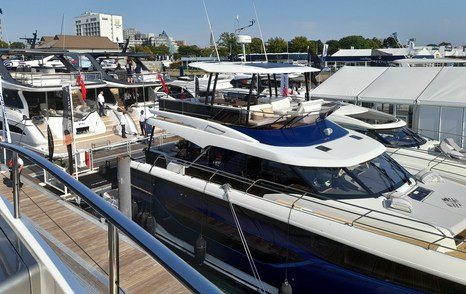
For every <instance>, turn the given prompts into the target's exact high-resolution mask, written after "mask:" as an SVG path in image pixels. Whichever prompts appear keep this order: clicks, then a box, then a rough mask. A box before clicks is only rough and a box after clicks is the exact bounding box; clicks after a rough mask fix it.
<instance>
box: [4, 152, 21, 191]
mask: <svg viewBox="0 0 466 294" xmlns="http://www.w3.org/2000/svg"><path fill="white" fill-rule="evenodd" d="M23 166H24V161H23V160H22V159H21V157H19V156H18V180H19V181H18V182H19V185H20V186H22V185H23V183H21V172H22V171H23ZM8 167H9V168H10V180H11V183H12V185H13V184H14V182H15V181H14V179H13V176H14V175H13V159H10V161H8Z"/></svg>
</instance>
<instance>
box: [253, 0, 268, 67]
mask: <svg viewBox="0 0 466 294" xmlns="http://www.w3.org/2000/svg"><path fill="white" fill-rule="evenodd" d="M252 6H253V7H254V13H255V14H256V19H257V25H258V26H259V34H260V35H261V40H262V48H263V49H264V56H265V61H266V62H269V59H268V58H267V51H266V50H265V42H264V37H263V36H262V30H261V25H260V23H259V16H257V10H256V5H255V4H254V0H252Z"/></svg>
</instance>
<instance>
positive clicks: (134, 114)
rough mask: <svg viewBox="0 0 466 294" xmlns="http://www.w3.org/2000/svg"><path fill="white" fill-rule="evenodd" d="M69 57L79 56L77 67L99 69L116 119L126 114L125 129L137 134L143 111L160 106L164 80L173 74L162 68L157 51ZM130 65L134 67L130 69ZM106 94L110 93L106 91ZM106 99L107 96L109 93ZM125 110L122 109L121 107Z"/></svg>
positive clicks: (82, 69) (89, 69)
mask: <svg viewBox="0 0 466 294" xmlns="http://www.w3.org/2000/svg"><path fill="white" fill-rule="evenodd" d="M67 56H68V58H70V59H73V60H77V61H78V62H76V63H75V64H74V66H75V68H76V69H79V70H81V71H83V72H93V71H97V72H99V73H101V75H102V80H103V81H104V82H105V83H106V85H107V89H108V90H109V91H108V95H109V96H111V101H113V104H112V105H109V106H108V108H109V110H110V112H111V115H112V116H113V117H114V118H115V119H116V121H117V122H119V121H121V120H122V117H123V116H124V117H125V120H126V122H128V123H129V125H127V126H126V132H128V133H130V134H138V133H139V132H140V131H141V130H140V129H138V124H139V123H138V122H139V118H140V114H141V111H144V113H146V114H148V113H149V111H150V109H153V108H154V107H155V108H156V107H157V103H158V102H157V99H158V96H159V95H160V92H158V90H159V88H161V87H162V82H163V83H165V81H166V82H167V83H169V81H170V77H169V76H168V75H167V74H166V73H164V72H163V66H162V62H161V61H156V59H157V56H156V55H154V54H148V53H141V52H90V53H79V54H78V53H68V54H67ZM127 67H131V71H127ZM106 96H107V94H106ZM106 99H107V97H106ZM123 109H124V110H125V112H124V113H123V112H122V111H121V110H123Z"/></svg>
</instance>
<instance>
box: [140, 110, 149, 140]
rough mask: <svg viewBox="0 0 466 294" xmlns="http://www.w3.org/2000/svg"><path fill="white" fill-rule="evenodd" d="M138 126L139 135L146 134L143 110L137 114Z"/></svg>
mask: <svg viewBox="0 0 466 294" xmlns="http://www.w3.org/2000/svg"><path fill="white" fill-rule="evenodd" d="M139 126H140V127H141V135H142V136H144V135H147V134H146V115H145V114H144V110H141V115H140V116H139Z"/></svg>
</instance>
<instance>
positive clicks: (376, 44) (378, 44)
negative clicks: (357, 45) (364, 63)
mask: <svg viewBox="0 0 466 294" xmlns="http://www.w3.org/2000/svg"><path fill="white" fill-rule="evenodd" d="M366 41H367V45H368V46H369V48H371V49H378V48H382V41H381V40H380V39H377V38H372V39H366Z"/></svg>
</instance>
